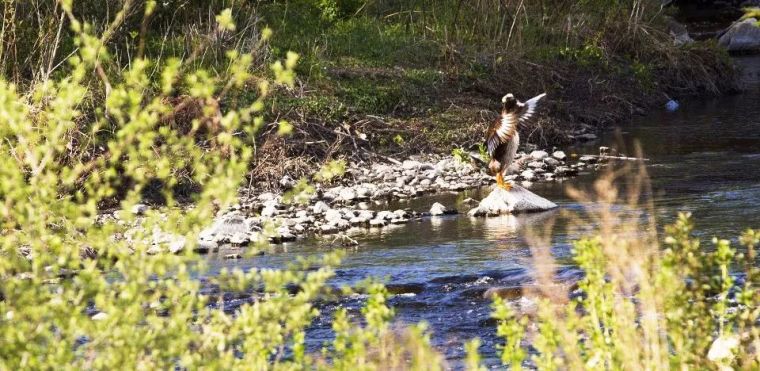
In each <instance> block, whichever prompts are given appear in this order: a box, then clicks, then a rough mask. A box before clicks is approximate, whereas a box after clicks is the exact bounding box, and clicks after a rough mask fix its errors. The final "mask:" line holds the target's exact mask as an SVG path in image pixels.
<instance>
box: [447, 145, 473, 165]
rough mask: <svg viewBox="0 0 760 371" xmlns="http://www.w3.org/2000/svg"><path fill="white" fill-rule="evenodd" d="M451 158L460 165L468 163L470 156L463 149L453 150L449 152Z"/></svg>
mask: <svg viewBox="0 0 760 371" xmlns="http://www.w3.org/2000/svg"><path fill="white" fill-rule="evenodd" d="M451 156H452V157H454V159H455V160H457V161H458V162H461V163H467V162H470V154H469V153H468V152H467V150H465V149H464V148H454V149H452V150H451Z"/></svg>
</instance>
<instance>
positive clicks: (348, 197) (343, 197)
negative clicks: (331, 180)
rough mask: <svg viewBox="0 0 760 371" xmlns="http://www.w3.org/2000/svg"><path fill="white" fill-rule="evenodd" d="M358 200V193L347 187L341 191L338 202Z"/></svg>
mask: <svg viewBox="0 0 760 371" xmlns="http://www.w3.org/2000/svg"><path fill="white" fill-rule="evenodd" d="M355 199H356V191H354V190H353V188H350V187H346V188H343V189H341V190H340V192H339V193H338V200H340V201H349V202H350V201H353V200H355Z"/></svg>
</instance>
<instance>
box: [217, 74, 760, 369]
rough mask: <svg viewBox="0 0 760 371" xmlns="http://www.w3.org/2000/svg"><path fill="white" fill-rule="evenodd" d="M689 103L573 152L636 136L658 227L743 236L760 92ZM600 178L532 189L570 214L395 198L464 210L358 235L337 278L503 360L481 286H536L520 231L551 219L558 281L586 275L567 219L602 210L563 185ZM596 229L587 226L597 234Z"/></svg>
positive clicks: (754, 188)
mask: <svg viewBox="0 0 760 371" xmlns="http://www.w3.org/2000/svg"><path fill="white" fill-rule="evenodd" d="M755 62H756V63H760V60H756V61H755ZM681 103H682V104H681V107H680V109H679V110H678V111H676V112H666V111H665V110H664V107H663V109H662V110H661V111H659V110H654V111H653V112H650V113H648V114H647V115H646V116H644V117H636V118H633V119H632V121H631V122H630V123H625V124H621V126H620V128H619V130H620V133H622V134H621V137H622V140H621V139H620V138H616V136H615V134H613V132H609V133H606V134H604V135H602V137H601V138H600V139H599V141H597V142H594V143H592V144H589V145H587V146H585V147H578V148H573V149H570V150H568V151H567V152H568V153H577V154H595V153H597V148H598V147H599V146H600V145H609V146H611V147H616V148H623V147H627V148H632V144H633V142H634V141H638V142H639V143H641V145H642V147H643V150H644V153H645V157H647V158H649V161H648V162H647V168H648V171H649V174H650V176H651V182H652V188H653V194H652V195H651V196H652V197H653V199H654V203H655V207H656V213H657V218H658V224H660V225H662V224H665V223H669V222H671V221H673V220H674V218H675V216H676V213H677V212H678V211H690V212H692V214H693V215H694V217H695V220H696V224H697V229H698V234H699V235H700V236H702V237H704V239H705V240H707V241H706V242H708V243H706V244H705V245H709V238H711V237H712V236H721V237H723V238H732V239H734V240H736V237H737V236H738V235H739V234H740V233H741V231H743V230H744V229H746V228H748V227H754V228H758V227H760V90H753V91H748V92H745V93H743V94H740V95H735V96H729V97H723V98H720V99H714V100H689V101H684V102H681ZM626 153H627V154H630V153H629V152H626ZM598 175H599V174H598V173H596V172H586V173H582V174H580V175H579V176H577V177H574V178H572V179H568V180H566V181H564V182H561V183H546V184H535V185H533V186H532V188H531V190H532V191H533V192H535V193H537V194H539V195H541V196H544V197H546V198H548V199H550V200H553V201H554V202H556V203H557V204H558V205H559V206H560V210H562V211H552V212H547V213H541V214H529V215H518V216H502V217H496V218H470V217H468V216H466V213H465V212H466V211H467V210H468V209H469V208H470V206H468V205H463V204H462V201H463V200H464V199H465V198H467V197H473V198H475V199H480V198H481V197H483V196H484V195H485V194H484V192H486V191H488V190H472V191H468V192H464V193H460V194H456V195H454V194H446V195H434V196H429V197H424V198H419V199H415V200H411V201H408V202H403V203H400V202H396V204H395V205H391V206H390V209H391V210H393V209H395V208H411V209H415V210H428V209H429V208H430V205H431V204H432V203H433V202H435V201H437V202H441V203H443V204H444V205H446V206H447V207H456V208H457V209H458V210H460V212H461V213H460V214H459V215H451V216H445V217H438V218H426V219H423V220H421V221H415V222H411V223H408V224H405V225H399V226H395V227H392V228H384V229H382V230H370V231H369V232H365V233H361V234H359V235H357V236H355V238H356V239H357V240H358V242H359V245H358V246H357V247H356V248H355V249H353V248H351V249H348V250H347V254H346V256H345V259H344V261H343V264H342V265H341V266H340V267H339V269H338V270H337V276H336V278H335V279H334V281H333V283H334V284H335V285H342V284H351V283H354V282H356V281H359V280H361V279H364V278H366V277H368V276H374V277H380V278H385V279H386V282H387V284H388V287H389V289H390V290H391V292H392V293H394V296H393V298H392V300H391V303H392V305H393V306H394V307H395V309H396V313H397V319H398V320H400V321H402V322H406V323H414V322H419V321H426V322H427V323H428V324H429V325H430V329H431V330H432V341H433V343H434V345H436V347H437V348H438V349H439V350H440V351H442V352H443V353H444V354H445V355H446V357H447V358H448V359H449V360H450V361H451V362H452V363H456V362H457V361H456V360H457V359H460V358H461V357H462V356H463V354H464V349H463V342H464V341H466V340H467V339H470V338H473V337H475V336H477V337H480V338H481V340H482V344H483V345H482V347H481V352H482V353H483V354H484V356H485V357H486V358H487V359H489V358H490V360H491V361H495V358H494V357H497V355H496V351H495V344H497V343H498V340H499V339H497V338H496V337H495V327H494V323H493V321H492V320H490V319H489V318H490V308H489V304H490V301H489V300H488V299H484V298H483V293H484V291H485V290H487V289H488V288H491V287H496V286H499V287H505V286H506V287H514V288H516V291H515V292H516V293H518V294H516V295H519V287H521V286H523V285H525V284H527V283H528V282H529V281H530V274H531V271H532V270H533V269H534V268H535V265H534V264H535V263H534V261H533V258H532V257H531V251H530V248H529V247H528V244H527V242H526V240H525V238H524V237H523V232H524V230H525V228H531V227H543V226H546V225H548V224H549V222H551V223H553V237H552V242H551V254H552V255H553V256H554V258H555V259H556V260H557V263H558V264H559V265H560V267H559V270H558V272H557V280H558V281H564V282H571V281H574V280H577V279H578V278H579V277H580V276H581V274H582V273H581V272H580V270H579V269H578V268H577V267H574V266H573V264H572V261H571V241H573V240H575V239H577V238H579V237H581V236H582V235H583V234H584V233H587V229H586V228H570V225H571V224H570V222H569V219H570V218H572V217H577V216H578V215H581V214H582V213H581V211H582V210H583V209H584V208H586V207H594V205H592V204H584V203H580V202H578V201H575V200H573V199H571V198H569V197H568V196H567V195H566V187H567V186H568V185H572V186H576V187H584V186H588V185H590V184H591V183H592V182H593V181H594V179H595V178H596V177H597V176H598ZM383 207H384V208H386V209H387V207H388V206H383ZM563 211H564V212H563ZM574 214H577V215H574ZM581 217H582V216H581ZM591 223H592V222H590V221H589V224H587V225H586V226H585V227H588V228H593V227H594V226H593V224H591ZM325 251H327V248H326V247H324V243H322V244H318V243H316V242H315V241H299V242H296V243H291V244H285V245H284V246H283V247H280V248H278V250H276V251H274V252H272V253H269V254H266V255H263V256H259V257H256V258H253V259H241V260H236V261H229V260H224V259H221V258H216V257H213V256H212V257H211V258H210V259H211V261H210V265H211V272H210V273H211V274H213V273H214V272H216V271H218V270H219V269H221V268H223V267H233V266H237V267H242V268H244V269H245V268H251V267H277V266H283V265H284V264H286V263H288V262H290V261H292V260H293V259H294V258H295V257H296V256H298V255H311V254H320V253H323V252H325ZM539 264H540V262H539ZM515 299H517V297H516V298H515ZM360 305H361V299H345V300H342V301H340V302H337V303H328V304H323V305H322V307H321V308H320V309H321V311H322V313H323V315H322V316H320V318H319V319H318V320H317V321H316V322H315V324H314V325H313V326H312V328H311V329H310V334H309V337H310V338H311V339H314V342H313V343H312V346H314V347H318V346H320V345H321V344H322V342H324V341H328V340H329V339H330V338H331V332H330V324H329V320H330V313H331V311H332V310H333V309H334V308H335V307H337V306H346V307H349V308H353V309H356V308H358V307H359V306H360Z"/></svg>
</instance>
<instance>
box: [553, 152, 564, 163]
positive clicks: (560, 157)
mask: <svg viewBox="0 0 760 371" xmlns="http://www.w3.org/2000/svg"><path fill="white" fill-rule="evenodd" d="M552 157H554V158H556V159H557V160H560V161H563V160H564V159H566V158H567V155H566V154H565V152H562V151H554V153H552Z"/></svg>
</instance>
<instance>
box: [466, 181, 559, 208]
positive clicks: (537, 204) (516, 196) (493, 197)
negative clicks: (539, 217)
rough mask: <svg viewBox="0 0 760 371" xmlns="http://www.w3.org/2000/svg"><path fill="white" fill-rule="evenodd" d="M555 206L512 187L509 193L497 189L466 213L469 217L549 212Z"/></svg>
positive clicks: (532, 194) (530, 193) (523, 190)
mask: <svg viewBox="0 0 760 371" xmlns="http://www.w3.org/2000/svg"><path fill="white" fill-rule="evenodd" d="M556 207H557V204H555V203H554V202H551V201H549V200H547V199H545V198H543V197H541V196H539V195H537V194H535V193H533V192H531V191H529V190H527V189H525V188H523V187H520V186H518V185H513V186H512V189H510V190H509V191H507V190H505V189H502V188H499V187H497V188H496V189H494V190H493V191H491V194H489V195H488V197H486V198H484V199H483V200H482V201H480V204H479V205H478V206H477V207H475V208H474V209H472V210H470V212H469V213H468V214H469V215H470V216H489V215H491V216H493V215H501V214H514V213H529V212H538V211H546V210H551V209H554V208H556Z"/></svg>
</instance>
